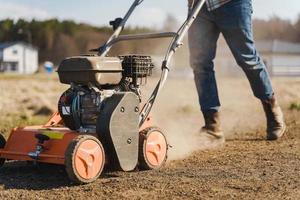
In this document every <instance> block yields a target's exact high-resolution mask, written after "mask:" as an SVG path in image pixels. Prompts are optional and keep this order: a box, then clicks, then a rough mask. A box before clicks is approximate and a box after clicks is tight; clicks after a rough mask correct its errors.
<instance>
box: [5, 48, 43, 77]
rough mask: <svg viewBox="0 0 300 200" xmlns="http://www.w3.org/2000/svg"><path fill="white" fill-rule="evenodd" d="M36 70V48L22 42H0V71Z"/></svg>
mask: <svg viewBox="0 0 300 200" xmlns="http://www.w3.org/2000/svg"><path fill="white" fill-rule="evenodd" d="M37 70H38V49H37V48H36V47H33V46H32V45H30V44H26V43H23V42H11V43H0V72H8V73H18V74H33V73H35V72H37Z"/></svg>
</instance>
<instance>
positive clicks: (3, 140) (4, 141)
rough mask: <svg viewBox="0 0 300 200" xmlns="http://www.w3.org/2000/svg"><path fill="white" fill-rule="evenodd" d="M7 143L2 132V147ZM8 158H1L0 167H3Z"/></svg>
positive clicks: (0, 140)
mask: <svg viewBox="0 0 300 200" xmlns="http://www.w3.org/2000/svg"><path fill="white" fill-rule="evenodd" d="M5 145H6V140H5V138H4V136H3V135H2V134H0V149H3V148H4V147H5ZM5 161H6V159H4V158H0V167H2V166H3V165H4V163H5Z"/></svg>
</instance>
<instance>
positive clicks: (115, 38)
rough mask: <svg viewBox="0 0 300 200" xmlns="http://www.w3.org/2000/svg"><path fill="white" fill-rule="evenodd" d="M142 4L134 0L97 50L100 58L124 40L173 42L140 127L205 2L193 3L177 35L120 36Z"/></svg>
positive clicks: (139, 0) (140, 119)
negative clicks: (109, 35) (168, 40)
mask: <svg viewBox="0 0 300 200" xmlns="http://www.w3.org/2000/svg"><path fill="white" fill-rule="evenodd" d="M142 2H143V0H135V1H134V2H133V4H132V5H131V7H130V9H129V10H128V12H127V13H126V15H125V16H124V18H123V20H122V21H121V23H120V25H119V26H118V28H117V29H116V30H115V32H114V33H113V34H112V36H111V37H110V38H109V39H108V41H107V42H106V43H105V44H104V45H103V46H102V47H100V48H99V49H98V51H99V53H98V54H99V55H100V56H101V57H105V56H106V55H107V53H108V52H109V51H110V49H111V47H112V45H114V44H115V43H117V42H120V41H125V40H136V39H150V38H161V37H173V41H172V43H171V44H170V47H169V49H168V51H167V53H166V56H165V59H164V60H163V62H162V73H161V77H160V80H159V81H158V83H157V85H156V87H155V89H154V91H153V93H152V95H151V96H150V98H149V100H148V101H147V103H146V104H145V106H144V107H143V109H142V111H141V113H140V118H139V124H140V126H141V125H142V124H143V123H144V122H145V120H146V119H147V117H148V115H149V113H150V111H151V109H152V107H153V105H154V102H155V99H156V97H157V95H158V94H159V92H160V91H161V89H162V88H163V86H164V85H165V82H166V80H167V77H168V74H169V70H170V68H169V63H170V61H171V59H172V57H173V55H174V54H175V52H176V51H177V50H178V48H180V47H181V46H182V41H183V39H184V36H185V35H186V33H187V31H188V30H189V28H190V26H191V25H192V23H193V22H194V21H195V19H196V17H197V15H198V14H199V12H200V10H201V8H202V7H203V5H204V3H205V0H199V1H197V3H194V5H193V9H192V10H191V11H190V13H189V15H188V18H187V19H186V21H185V22H184V23H183V25H182V26H181V27H180V29H179V30H178V32H177V33H170V32H169V33H149V34H138V35H124V36H120V33H121V32H122V30H123V28H124V26H125V24H126V22H127V20H128V19H129V17H130V16H131V14H132V13H133V11H134V10H135V8H136V7H137V6H138V5H140V4H141V3H142Z"/></svg>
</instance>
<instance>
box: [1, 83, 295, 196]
mask: <svg viewBox="0 0 300 200" xmlns="http://www.w3.org/2000/svg"><path fill="white" fill-rule="evenodd" d="M171 82H172V81H171ZM225 83H228V82H225ZM172 84H173V83H172ZM188 84H191V83H188ZM228 84H229V85H230V83H228ZM278 84H279V83H278ZM298 84H299V83H298V82H297V83H295V85H297V87H299V86H298ZM175 85H176V87H180V86H178V85H177V83H176V84H175ZM167 87H171V86H167ZM172 87H173V86H172ZM295 87H296V86H295ZM166 95H167V96H169V94H168V93H167V94H166ZM292 95H293V94H292ZM162 96H163V97H162V99H163V102H164V103H163V104H162V105H165V106H166V107H164V109H165V110H162V107H160V111H163V112H164V113H165V114H164V116H158V119H159V121H160V123H162V125H163V126H165V127H163V128H164V129H166V130H167V132H172V130H175V129H177V130H178V131H179V133H182V134H184V132H185V130H186V131H187V132H189V131H190V130H191V129H195V127H192V128H190V129H188V128H187V126H191V125H195V124H198V123H199V122H198V121H197V119H195V118H197V117H199V116H198V114H197V113H198V111H195V112H194V110H193V106H190V105H188V104H185V100H184V99H180V98H181V97H178V98H179V100H178V101H180V102H184V103H183V104H179V102H176V100H174V101H175V103H174V102H173V103H174V104H175V105H176V106H172V105H171V104H168V103H166V102H167V100H166V99H167V98H166V97H164V95H162ZM282 98H283V96H282ZM239 100H240V99H239ZM233 101H234V99H230V101H227V103H226V99H225V105H226V104H229V103H231V102H233ZM182 105H183V106H182ZM168 106H169V107H170V109H168ZM180 106H181V107H180ZM178 107H179V109H178ZM228 107H229V108H230V106H227V108H228ZM285 107H286V108H287V106H285ZM250 109H252V108H250ZM231 112H232V114H230V113H231ZM225 113H227V114H228V115H227V116H233V115H234V112H233V110H229V111H226V110H225ZM285 113H286V118H287V119H286V121H287V124H288V131H287V133H286V135H285V136H284V137H283V138H282V139H281V140H279V141H275V142H269V141H265V135H264V128H263V126H257V127H251V128H245V129H243V128H242V126H241V127H240V128H237V127H239V126H240V125H241V124H238V123H237V122H236V121H235V122H234V127H233V126H231V127H229V128H227V130H234V131H231V132H230V134H226V137H227V142H226V143H225V144H223V145H216V143H215V142H211V141H210V140H206V142H205V144H206V147H212V146H214V148H210V149H206V150H198V151H195V152H194V153H192V154H189V156H186V155H188V153H189V152H191V151H192V150H196V149H203V148H202V147H201V146H199V148H196V147H195V146H196V145H197V144H199V145H201V142H200V143H195V142H194V143H193V144H191V145H190V146H189V145H188V144H189V142H192V140H197V139H198V140H203V137H199V138H198V136H197V134H196V135H194V136H193V138H192V139H185V138H186V137H185V136H184V135H181V137H179V138H171V141H172V142H171V143H172V144H171V145H172V146H173V148H172V149H170V151H171V152H170V153H171V155H172V156H171V158H172V159H175V158H176V154H179V156H178V157H179V158H180V157H182V158H183V157H185V158H183V159H181V160H175V161H170V162H168V163H167V165H166V166H165V167H164V168H163V169H161V170H159V171H135V172H130V173H125V172H108V171H107V172H104V173H103V176H102V177H101V178H100V179H98V180H97V181H96V182H95V183H92V184H88V185H74V184H72V183H70V182H69V181H68V178H67V175H66V173H65V171H64V168H63V167H61V166H49V165H41V166H32V165H30V164H28V163H24V162H8V163H6V164H5V166H4V167H3V168H2V169H1V171H0V199H111V200H112V199H299V198H300V137H299V134H300V120H299V118H300V112H299V111H290V110H288V109H285ZM243 114H245V117H249V116H250V115H251V113H250V114H249V113H248V115H246V113H242V114H240V115H239V118H242V115H243ZM252 114H253V113H252ZM260 114H261V113H260ZM166 116H167V117H168V118H166ZM180 116H182V117H181V118H180ZM186 118H187V119H189V120H187V121H185V120H184V119H186ZM223 118H224V121H228V119H226V117H223ZM253 118H255V115H254V114H253ZM164 120H165V121H166V122H167V121H170V123H171V122H172V121H173V123H171V124H172V126H174V124H176V123H178V124H177V126H176V127H175V128H174V127H169V126H168V125H167V124H163V123H164ZM248 121H249V120H248ZM253 121H255V120H254V119H253ZM260 123H261V122H260ZM254 124H255V123H254ZM227 125H228V124H227ZM252 125H253V123H252ZM232 127H233V128H232ZM197 128H200V126H199V127H197ZM178 136H180V134H177V137H178ZM185 142H186V143H187V144H184V143H185ZM210 142H211V144H210ZM181 144H182V145H183V144H184V145H183V146H180V145H181ZM191 146H193V147H191Z"/></svg>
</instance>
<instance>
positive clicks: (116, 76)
mask: <svg viewBox="0 0 300 200" xmlns="http://www.w3.org/2000/svg"><path fill="white" fill-rule="evenodd" d="M153 67H154V66H153V64H152V59H151V57H150V56H142V55H126V56H120V57H118V58H111V57H104V58H102V57H98V56H79V57H71V58H67V59H65V60H64V61H63V62H62V63H61V65H60V66H59V68H58V74H59V78H60V81H61V82H62V83H65V84H69V85H70V86H71V87H70V88H69V89H68V90H67V91H65V92H64V93H63V94H62V95H61V97H60V99H59V102H58V110H59V113H60V115H61V117H62V119H63V121H64V123H65V125H66V126H67V127H68V128H70V129H71V130H80V131H83V132H95V130H96V128H97V119H98V118H99V116H100V115H101V112H102V111H103V109H104V107H105V105H106V102H107V101H108V100H110V99H112V98H114V96H116V95H117V94H119V93H128V92H130V93H134V94H135V95H136V96H137V97H138V98H139V99H140V100H141V96H140V91H139V87H140V85H143V84H145V83H146V80H147V77H148V76H150V75H151V74H152V69H153Z"/></svg>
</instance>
